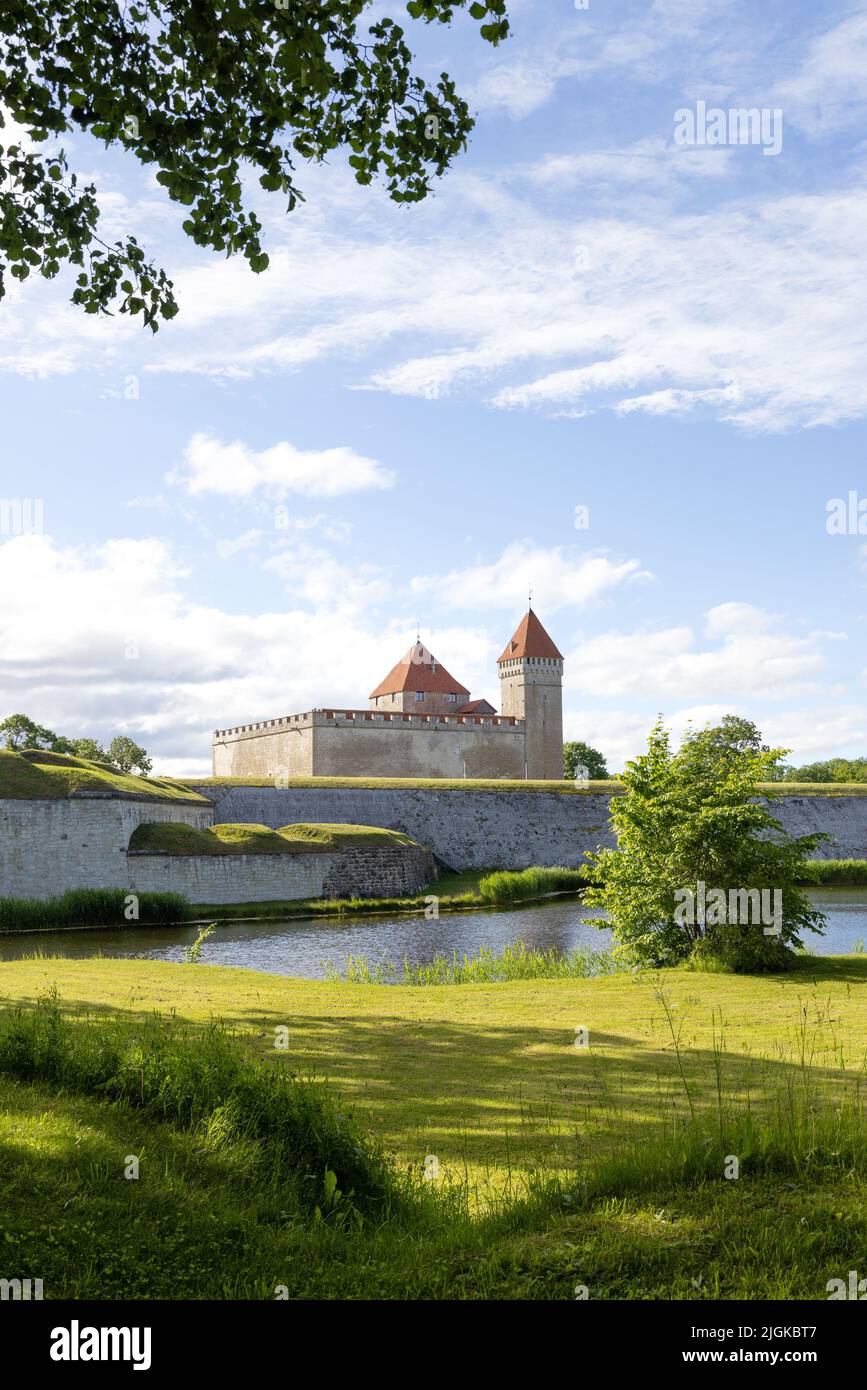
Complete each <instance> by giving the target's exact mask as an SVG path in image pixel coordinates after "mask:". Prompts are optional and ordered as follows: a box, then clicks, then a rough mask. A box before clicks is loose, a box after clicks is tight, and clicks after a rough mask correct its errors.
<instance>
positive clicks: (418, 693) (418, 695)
mask: <svg viewBox="0 0 867 1390" xmlns="http://www.w3.org/2000/svg"><path fill="white" fill-rule="evenodd" d="M415 698H416V699H417V700H423V699H424V691H423V690H417V691H416V692H415Z"/></svg>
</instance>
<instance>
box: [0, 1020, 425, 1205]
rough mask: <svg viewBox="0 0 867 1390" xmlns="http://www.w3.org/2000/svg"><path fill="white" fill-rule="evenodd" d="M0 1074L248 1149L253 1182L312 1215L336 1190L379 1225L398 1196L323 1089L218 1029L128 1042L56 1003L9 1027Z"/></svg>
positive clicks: (158, 1032)
mask: <svg viewBox="0 0 867 1390" xmlns="http://www.w3.org/2000/svg"><path fill="white" fill-rule="evenodd" d="M0 1072H3V1073H5V1074H6V1075H8V1076H13V1077H16V1078H17V1079H19V1080H21V1081H25V1082H31V1081H44V1082H48V1083H49V1084H50V1085H52V1086H56V1087H58V1088H60V1089H62V1090H64V1091H71V1092H73V1093H76V1094H80V1095H94V1096H97V1097H99V1098H101V1099H105V1100H110V1101H113V1102H115V1103H116V1104H119V1105H123V1106H129V1107H132V1108H134V1109H136V1110H138V1111H144V1112H145V1113H146V1114H147V1115H149V1116H150V1117H151V1118H153V1119H154V1120H157V1121H161V1122H165V1123H169V1124H171V1125H174V1126H176V1127H178V1128H180V1129H183V1130H186V1131H193V1132H195V1133H197V1134H199V1135H201V1136H203V1137H205V1138H206V1139H207V1141H208V1142H209V1144H211V1145H212V1146H213V1145H215V1146H217V1147H220V1146H223V1147H226V1148H230V1147H231V1146H233V1145H237V1144H238V1143H243V1144H245V1145H246V1148H247V1160H248V1163H249V1165H250V1173H249V1177H250V1178H251V1180H252V1178H253V1177H254V1176H255V1178H256V1180H257V1181H258V1183H260V1184H264V1185H266V1186H267V1185H268V1184H269V1183H274V1182H280V1181H282V1180H283V1179H285V1178H287V1177H288V1178H291V1179H293V1182H292V1187H293V1191H294V1194H295V1197H296V1199H297V1201H298V1203H299V1205H300V1206H302V1207H305V1208H308V1209H312V1208H314V1207H315V1206H316V1205H318V1204H319V1203H323V1202H324V1201H325V1197H326V1194H328V1192H329V1189H330V1197H331V1199H332V1203H333V1197H334V1193H335V1192H336V1191H339V1192H341V1193H343V1194H345V1196H346V1199H347V1200H349V1199H350V1198H351V1200H352V1203H353V1205H354V1206H355V1208H356V1209H357V1210H359V1211H360V1212H365V1211H368V1212H370V1211H375V1212H377V1213H379V1214H380V1215H381V1214H383V1213H385V1212H386V1211H387V1210H388V1209H389V1208H390V1207H391V1206H392V1205H394V1204H395V1202H396V1201H397V1200H398V1199H399V1196H400V1193H399V1188H398V1183H397V1181H396V1179H395V1177H394V1175H393V1174H392V1172H391V1170H390V1169H389V1167H388V1165H387V1163H386V1162H385V1160H384V1158H383V1157H382V1156H381V1155H380V1153H379V1152H378V1151H377V1149H376V1147H375V1146H374V1144H373V1143H372V1142H370V1141H368V1140H366V1139H365V1138H364V1137H363V1136H362V1135H361V1134H360V1133H358V1132H357V1131H356V1129H355V1127H354V1125H353V1124H352V1123H351V1122H350V1117H348V1116H346V1115H344V1114H343V1113H341V1112H340V1111H339V1110H338V1108H337V1106H336V1104H335V1102H334V1100H333V1099H332V1097H331V1096H330V1094H329V1092H328V1091H327V1090H326V1089H325V1088H324V1087H323V1086H322V1085H321V1083H313V1082H307V1081H301V1080H299V1079H298V1078H296V1077H294V1076H291V1075H289V1074H288V1073H287V1072H285V1071H284V1070H283V1069H282V1068H281V1067H278V1066H269V1065H265V1064H263V1063H262V1062H257V1061H255V1060H251V1059H249V1058H246V1057H244V1056H243V1054H242V1053H241V1052H240V1051H239V1050H238V1048H237V1047H236V1046H235V1045H234V1043H233V1040H232V1038H231V1037H230V1035H229V1034H228V1033H227V1032H226V1031H225V1030H224V1029H223V1028H222V1027H220V1026H218V1025H216V1024H214V1025H212V1026H211V1027H209V1028H208V1029H206V1030H205V1031H204V1032H199V1033H190V1034H185V1033H182V1032H179V1031H178V1030H177V1029H176V1028H175V1026H174V1025H172V1024H169V1023H164V1022H160V1021H159V1020H151V1021H150V1022H149V1023H148V1024H147V1025H146V1026H145V1027H144V1029H143V1030H142V1031H141V1032H140V1036H139V1037H138V1038H131V1037H130V1036H129V1033H128V1032H127V1031H125V1030H124V1029H123V1028H121V1027H118V1026H117V1025H113V1024H112V1023H110V1022H108V1021H106V1020H105V1019H98V1018H96V1019H95V1018H91V1019H89V1020H86V1021H85V1022H76V1023H72V1022H70V1021H69V1020H68V1019H66V1018H64V1017H63V1015H62V1014H61V1012H60V1009H59V1007H58V1005H57V1002H56V998H55V997H53V996H49V997H48V998H46V999H43V1000H40V1001H39V1003H38V1004H37V1006H36V1007H35V1008H33V1009H29V1010H18V1011H16V1012H15V1013H13V1014H11V1015H7V1016H6V1017H5V1018H4V1019H3V1020H2V1021H0ZM254 1170H255V1172H254ZM329 1173H330V1174H332V1175H333V1181H331V1180H329V1179H328V1178H327V1176H326V1175H327V1174H329Z"/></svg>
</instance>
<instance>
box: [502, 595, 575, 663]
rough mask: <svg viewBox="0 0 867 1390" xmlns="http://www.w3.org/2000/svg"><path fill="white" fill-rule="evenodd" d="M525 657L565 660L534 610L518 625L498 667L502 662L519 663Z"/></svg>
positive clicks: (527, 613) (530, 610) (529, 611)
mask: <svg viewBox="0 0 867 1390" xmlns="http://www.w3.org/2000/svg"><path fill="white" fill-rule="evenodd" d="M523 656H545V657H554V658H556V659H557V660H558V661H562V660H563V653H562V652H560V651H558V650H557V648H556V647H555V646H554V643H553V642H552V641H551V638H550V637H549V636H548V634H547V632H546V631H545V629H544V628H543V626H542V624H541V623H540V622H539V619H538V618H537V617H536V614H535V613H534V612H533V610H532V608H530V609H529V610H528V611H527V612H526V613H525V614H524V616H523V618H522V619H521V621H520V622H519V623H518V626H517V627H516V628H515V634H514V636H513V638H512V640H511V642H509V643H508V644H507V646H506V649H505V651H504V652H503V655H502V656H501V657H498V659H497V665H498V666H499V664H500V662H501V661H517V660H519V659H520V658H521V657H523Z"/></svg>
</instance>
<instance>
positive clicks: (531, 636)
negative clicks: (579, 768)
mask: <svg viewBox="0 0 867 1390" xmlns="http://www.w3.org/2000/svg"><path fill="white" fill-rule="evenodd" d="M497 666H498V668H499V672H500V683H501V684H500V691H501V698H500V712H501V713H502V714H510V715H514V716H515V718H516V719H523V720H525V721H526V724H525V729H526V734H525V746H526V755H525V756H526V776H527V777H528V778H530V779H539V780H544V781H549V780H553V779H557V778H561V777H562V776H563V655H562V653H561V652H559V651H558V650H557V648H556V647H555V646H554V643H553V642H552V641H551V638H550V637H549V636H548V634H547V632H546V631H545V629H544V628H543V626H542V624H541V623H540V622H539V619H538V618H537V617H536V614H535V613H534V612H533V610H532V608H530V609H528V610H527V612H526V613H525V614H524V617H523V618H522V619H521V621H520V623H519V624H518V626H517V628H516V629H515V634H514V636H513V637H512V640H511V641H510V642H509V643H508V645H507V646H506V650H505V651H504V652H503V654H502V656H501V657H500V659H499V661H498V662H497Z"/></svg>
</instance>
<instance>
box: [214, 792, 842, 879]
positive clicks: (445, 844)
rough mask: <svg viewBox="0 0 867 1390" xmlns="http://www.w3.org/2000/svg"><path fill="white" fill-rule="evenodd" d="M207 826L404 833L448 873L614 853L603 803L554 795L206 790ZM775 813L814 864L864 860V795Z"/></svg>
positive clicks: (815, 800)
mask: <svg viewBox="0 0 867 1390" xmlns="http://www.w3.org/2000/svg"><path fill="white" fill-rule="evenodd" d="M208 795H209V796H211V797H213V798H214V802H215V808H214V819H215V821H216V822H222V821H255V822H258V823H259V824H262V825H270V826H272V827H273V828H275V829H277V828H279V827H280V826H282V825H289V824H291V823H293V822H297V821H331V822H334V821H337V822H347V823H350V824H355V825H379V826H383V827H385V828H386V829H389V830H402V831H404V832H405V833H406V834H407V835H410V836H411V837H412V839H414V840H418V841H420V842H421V843H422V844H426V845H429V846H430V848H431V849H432V850H433V852H434V853H435V854H436V855H437V856H438V857H439V858H440V859H441V860H442V861H443V862H444V863H445V864H448V865H449V866H450V867H451V868H455V869H471V868H487V867H502V868H516V869H519V868H527V867H529V866H530V865H531V864H539V865H559V864H565V865H573V866H577V865H580V864H581V863H582V862H583V860H584V851H585V850H594V849H597V848H599V847H602V846H613V845H614V844H615V843H616V842H615V839H614V834H613V832H612V830H611V827H610V824H609V797H608V796H607V795H605V794H597V793H590V792H588V793H586V794H585V793H573V792H555V791H550V792H548V791H532V792H531V791H526V792H522V791H502V792H497V791H491V792H481V791H470V790H467V791H463V790H457V791H438V790H433V789H431V790H426V789H423V788H406V789H405V790H403V789H390V788H356V787H334V788H331V787H322V788H320V787H309V788H307V787H303V788H299V787H289V788H285V789H282V788H276V787H228V786H224V787H220V786H209V787H208ZM773 812H774V815H775V816H776V817H777V818H778V820H779V821H780V822H781V824H782V825H783V826H784V828H785V829H786V830H788V831H790V833H791V834H793V835H807V834H813V833H815V832H816V831H824V832H826V833H827V834H829V835H830V836H831V839H830V842H829V843H828V844H827V845H823V846H822V847H821V848H820V849H819V852H818V854H817V855H816V857H817V858H819V859H867V796H840V797H830V796H786V797H782V798H781V799H780V800H779V801H777V802H776V803H775V804H774V807H773Z"/></svg>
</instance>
